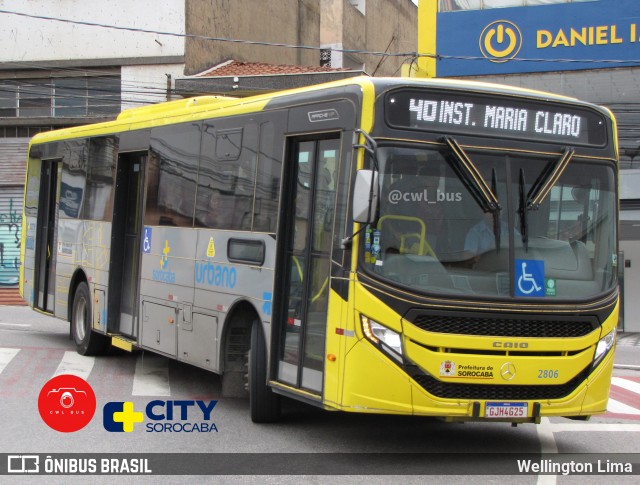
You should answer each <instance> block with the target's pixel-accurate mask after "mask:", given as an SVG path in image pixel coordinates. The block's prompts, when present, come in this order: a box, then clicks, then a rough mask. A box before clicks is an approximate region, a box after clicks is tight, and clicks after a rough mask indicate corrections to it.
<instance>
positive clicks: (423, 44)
mask: <svg viewBox="0 0 640 485" xmlns="http://www.w3.org/2000/svg"><path fill="white" fill-rule="evenodd" d="M437 14H438V0H418V53H419V54H422V55H421V56H420V57H418V62H417V64H418V69H417V70H416V73H415V77H436V17H437ZM425 54H427V55H425Z"/></svg>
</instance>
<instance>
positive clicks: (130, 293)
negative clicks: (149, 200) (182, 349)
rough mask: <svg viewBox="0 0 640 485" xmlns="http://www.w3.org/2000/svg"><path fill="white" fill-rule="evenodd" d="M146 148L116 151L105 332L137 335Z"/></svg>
mask: <svg viewBox="0 0 640 485" xmlns="http://www.w3.org/2000/svg"><path fill="white" fill-rule="evenodd" d="M146 159H147V152H141V153H121V154H119V155H118V168H117V172H116V190H115V199H114V203H113V223H112V229H111V264H110V266H109V313H108V315H109V316H108V332H109V333H114V334H120V335H126V336H129V337H136V336H137V335H138V327H137V321H138V319H137V316H138V315H137V309H138V289H139V285H138V281H139V278H140V230H141V219H142V200H143V199H142V195H143V187H144V185H143V175H144V167H145V162H146Z"/></svg>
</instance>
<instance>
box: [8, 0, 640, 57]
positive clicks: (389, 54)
mask: <svg viewBox="0 0 640 485" xmlns="http://www.w3.org/2000/svg"><path fill="white" fill-rule="evenodd" d="M0 13H3V14H7V15H16V16H19V17H25V18H31V19H37V20H46V21H53V22H62V23H68V24H73V25H84V26H87V27H96V28H104V29H115V30H121V31H127V32H134V33H143V34H153V35H163V36H169V37H178V38H189V39H197V40H206V41H215V42H229V43H236V44H246V45H260V46H267V47H281V48H287V49H303V50H315V51H320V50H324V49H325V48H324V47H319V46H309V45H297V44H288V43H280V42H267V41H256V40H248V39H233V38H228V37H211V36H205V35H197V34H180V33H177V32H165V31H160V30H153V29H142V28H138V27H125V26H121V25H111V24H103V23H100V22H88V21H82V20H72V19H65V18H59V17H49V16H45V15H35V14H29V13H25V12H15V11H11V10H0ZM331 50H333V51H335V52H343V53H346V54H363V55H371V56H377V57H382V58H386V57H405V58H419V57H428V58H435V59H437V60H462V61H486V60H487V58H486V57H483V56H454V55H446V54H437V53H429V52H415V51H414V52H380V51H369V50H365V49H339V48H333V47H332V48H331ZM510 61H514V62H538V63H583V64H602V63H605V64H612V65H614V64H615V65H629V64H638V63H640V59H544V58H523V57H514V58H512V59H510Z"/></svg>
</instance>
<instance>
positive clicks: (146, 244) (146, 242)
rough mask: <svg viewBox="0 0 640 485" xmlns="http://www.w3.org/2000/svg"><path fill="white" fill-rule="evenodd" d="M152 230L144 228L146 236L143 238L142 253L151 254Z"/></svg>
mask: <svg viewBox="0 0 640 485" xmlns="http://www.w3.org/2000/svg"><path fill="white" fill-rule="evenodd" d="M151 234H152V232H151V228H150V227H145V228H144V236H143V238H142V252H144V253H150V252H151Z"/></svg>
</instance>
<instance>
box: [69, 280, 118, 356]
mask: <svg viewBox="0 0 640 485" xmlns="http://www.w3.org/2000/svg"><path fill="white" fill-rule="evenodd" d="M91 315H92V313H91V294H90V293H89V286H88V285H87V283H85V282H84V281H81V282H80V284H78V286H77V287H76V291H75V293H74V295H73V305H72V306H71V336H72V337H73V341H74V342H75V344H76V350H77V352H78V353H79V354H80V355H99V354H102V353H104V352H106V350H107V348H108V347H109V339H108V338H107V337H106V335H101V334H99V333H97V332H94V331H93V329H92V328H91Z"/></svg>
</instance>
